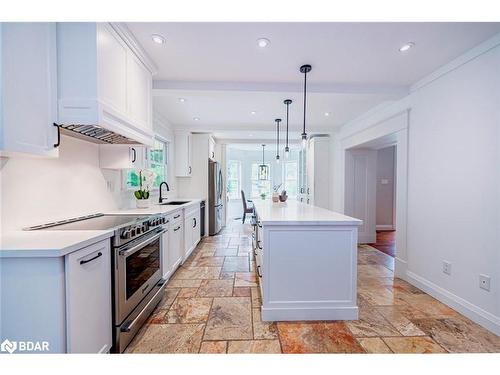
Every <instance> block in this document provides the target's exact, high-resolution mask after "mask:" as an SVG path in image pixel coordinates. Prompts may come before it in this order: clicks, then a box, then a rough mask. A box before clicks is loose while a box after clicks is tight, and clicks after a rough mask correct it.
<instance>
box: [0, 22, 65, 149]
mask: <svg viewBox="0 0 500 375" xmlns="http://www.w3.org/2000/svg"><path fill="white" fill-rule="evenodd" d="M0 67H1V70H0V81H1V82H2V84H1V88H0V155H1V156H13V155H15V154H17V153H23V154H31V155H36V156H47V157H57V156H58V152H59V151H58V144H59V142H58V128H57V127H56V126H54V122H55V121H56V116H57V54H56V24H55V23H41V22H37V23H0Z"/></svg>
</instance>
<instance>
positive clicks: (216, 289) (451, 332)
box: [127, 221, 500, 353]
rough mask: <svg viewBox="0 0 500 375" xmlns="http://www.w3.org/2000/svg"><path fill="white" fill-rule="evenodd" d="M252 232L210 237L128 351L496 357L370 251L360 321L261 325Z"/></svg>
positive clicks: (498, 345) (494, 339)
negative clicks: (478, 354) (477, 354)
mask: <svg viewBox="0 0 500 375" xmlns="http://www.w3.org/2000/svg"><path fill="white" fill-rule="evenodd" d="M250 234H251V227H250V225H248V224H246V225H242V224H241V223H240V222H239V221H234V222H232V223H231V225H230V226H228V227H227V228H225V229H224V230H223V231H222V232H221V233H220V234H219V235H217V236H214V237H209V238H205V239H204V240H203V241H202V242H201V243H200V244H199V245H198V247H197V248H196V249H195V251H194V252H193V254H192V255H191V256H190V258H189V259H188V260H187V261H186V262H185V263H184V265H183V266H182V267H181V268H179V269H178V270H177V272H176V273H175V274H174V275H173V277H172V278H171V280H170V281H169V282H168V284H167V287H166V289H165V297H164V298H163V300H162V302H161V303H160V304H159V305H158V307H157V308H156V310H155V311H154V312H153V314H152V315H151V317H150V318H149V320H148V322H147V323H146V324H145V325H144V327H143V328H142V329H141V331H140V332H139V333H138V335H137V336H136V337H135V339H134V340H133V341H132V343H131V344H130V345H129V347H128V348H127V352H128V353H447V352H451V353H466V352H496V353H498V352H500V337H498V336H496V335H494V334H493V333H491V332H489V331H487V330H485V329H484V328H482V327H480V326H479V325H477V324H475V323H473V322H472V321H470V320H469V319H467V318H465V317H464V316H462V315H460V314H459V313H457V312H455V311H454V310H452V309H451V308H449V307H447V306H446V305H444V304H442V303H441V302H439V301H437V300H436V299H434V298H432V297H431V296H429V295H427V294H425V293H424V292H422V291H420V290H419V289H417V288H415V287H414V286H412V285H410V284H408V283H407V282H405V281H403V280H401V279H397V278H394V276H393V269H394V261H393V258H391V257H390V256H388V255H386V254H384V253H382V252H380V251H378V250H376V249H375V248H373V247H370V246H367V245H362V246H360V247H359V253H358V305H359V309H360V314H359V320H356V321H336V322H335V321H321V322H275V323H269V322H262V321H261V319H260V303H261V297H260V292H259V288H258V284H257V283H258V280H257V276H256V273H255V262H254V260H253V256H252V251H251V242H250Z"/></svg>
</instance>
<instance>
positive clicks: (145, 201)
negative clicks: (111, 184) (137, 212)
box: [134, 170, 154, 208]
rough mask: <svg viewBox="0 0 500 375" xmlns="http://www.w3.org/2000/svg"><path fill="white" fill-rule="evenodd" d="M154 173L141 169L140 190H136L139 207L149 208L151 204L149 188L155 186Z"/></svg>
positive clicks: (135, 194)
mask: <svg viewBox="0 0 500 375" xmlns="http://www.w3.org/2000/svg"><path fill="white" fill-rule="evenodd" d="M153 181H154V173H153V172H151V171H148V170H141V171H139V190H136V191H134V196H135V199H136V204H137V208H148V207H149V204H150V199H149V196H150V193H149V190H150V188H151V186H153Z"/></svg>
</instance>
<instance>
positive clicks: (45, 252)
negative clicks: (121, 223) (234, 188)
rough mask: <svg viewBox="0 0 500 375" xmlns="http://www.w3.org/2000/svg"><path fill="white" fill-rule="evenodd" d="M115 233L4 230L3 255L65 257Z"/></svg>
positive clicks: (153, 210) (161, 210)
mask: <svg viewBox="0 0 500 375" xmlns="http://www.w3.org/2000/svg"><path fill="white" fill-rule="evenodd" d="M202 200H203V199H199V198H196V199H187V198H186V199H182V198H176V199H171V200H168V201H165V202H176V201H188V203H185V204H182V205H159V204H157V203H154V204H151V207H149V208H133V209H125V210H116V211H110V212H104V213H105V214H111V215H137V216H141V215H144V216H148V215H157V214H168V213H171V212H172V213H173V212H175V211H178V210H180V209H183V208H186V207H189V206H191V205H194V204H198V205H199V204H200V202H201V201H202ZM112 236H113V229H112V228H110V229H109V230H50V229H45V230H32V231H25V230H13V231H9V232H6V233H1V237H0V258H25V257H58V256H64V255H66V254H69V253H71V252H73V251H76V250H79V249H81V248H84V247H86V246H88V245H91V244H93V243H96V242H99V241H102V240H105V239H108V238H111V237H112Z"/></svg>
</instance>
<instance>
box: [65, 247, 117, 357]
mask: <svg viewBox="0 0 500 375" xmlns="http://www.w3.org/2000/svg"><path fill="white" fill-rule="evenodd" d="M65 258H66V259H65V264H66V336H67V344H66V345H67V351H68V353H107V352H109V350H110V349H111V346H112V332H111V327H112V322H111V314H112V312H111V252H110V244H109V241H102V242H99V243H97V244H94V245H91V246H88V247H86V248H84V249H81V250H79V251H76V252H74V253H71V254H68V255H67V256H66V257H65Z"/></svg>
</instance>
